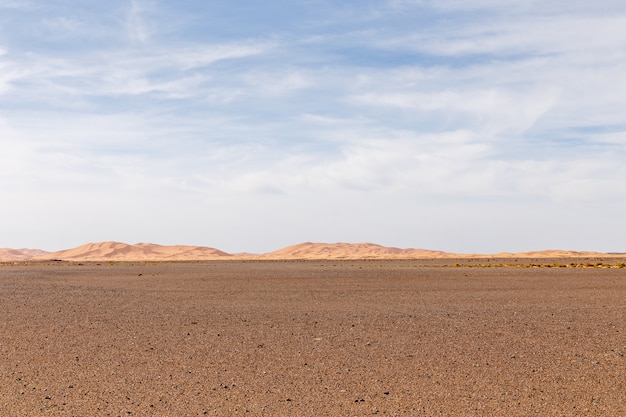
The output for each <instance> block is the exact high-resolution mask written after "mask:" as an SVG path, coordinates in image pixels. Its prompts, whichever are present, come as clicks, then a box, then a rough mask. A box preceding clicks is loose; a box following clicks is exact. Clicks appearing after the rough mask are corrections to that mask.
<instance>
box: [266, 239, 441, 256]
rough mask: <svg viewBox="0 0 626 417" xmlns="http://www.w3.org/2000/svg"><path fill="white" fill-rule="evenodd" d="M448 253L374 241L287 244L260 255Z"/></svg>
mask: <svg viewBox="0 0 626 417" xmlns="http://www.w3.org/2000/svg"><path fill="white" fill-rule="evenodd" d="M448 255H449V254H448V253H446V252H441V251H433V250H426V249H400V248H394V247H386V246H381V245H376V244H374V243H312V242H305V243H301V244H299V245H293V246H288V247H286V248H283V249H279V250H277V251H274V252H270V253H266V254H264V255H262V257H263V258H273V259H368V258H385V259H396V258H440V257H445V256H448Z"/></svg>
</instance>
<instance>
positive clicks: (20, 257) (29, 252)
mask: <svg viewBox="0 0 626 417" xmlns="http://www.w3.org/2000/svg"><path fill="white" fill-rule="evenodd" d="M47 253H48V252H46V251H43V250H39V249H9V248H0V260H2V261H27V260H29V259H32V258H36V257H38V256H44V255H46V254H47Z"/></svg>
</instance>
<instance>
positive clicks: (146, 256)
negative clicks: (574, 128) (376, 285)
mask: <svg viewBox="0 0 626 417" xmlns="http://www.w3.org/2000/svg"><path fill="white" fill-rule="evenodd" d="M599 256H603V257H606V256H617V255H608V254H605V253H599V252H576V251H565V250H544V251H534V252H519V253H509V252H502V253H497V254H456V253H450V252H442V251H437V250H427V249H410V248H409V249H401V248H395V247H387V246H381V245H377V244H374V243H341V242H340V243H313V242H305V243H300V244H297V245H293V246H287V247H285V248H282V249H279V250H276V251H273V252H268V253H264V254H250V253H237V254H229V253H226V252H223V251H221V250H218V249H214V248H209V247H204V246H185V245H174V246H163V245H156V244H153V243H137V244H134V245H129V244H127V243H121V242H99V243H87V244H85V245H82V246H78V247H76V248H73V249H66V250H61V251H57V252H45V251H42V250H38V249H0V261H5V262H20V261H46V260H64V261H201V260H216V259H285V260H288V259H441V258H448V259H449V258H573V257H599ZM621 256H623V255H621Z"/></svg>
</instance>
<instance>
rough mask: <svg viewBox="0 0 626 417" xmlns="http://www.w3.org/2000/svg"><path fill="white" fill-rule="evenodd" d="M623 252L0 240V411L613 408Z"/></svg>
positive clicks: (575, 411) (621, 396)
mask: <svg viewBox="0 0 626 417" xmlns="http://www.w3.org/2000/svg"><path fill="white" fill-rule="evenodd" d="M625 262H626V255H625V254H603V253H596V252H568V251H543V252H528V253H518V254H510V253H501V254H492V255H478V254H471V255H458V254H450V253H445V252H440V251H429V250H420V249H398V248H387V247H383V246H379V245H373V244H347V243H337V244H323V243H303V244H300V245H295V246H291V247H287V248H284V249H281V250H278V251H275V252H271V253H267V254H262V255H252V254H228V253H225V252H223V251H219V250H217V249H213V248H205V247H196V246H159V245H153V244H135V245H128V244H124V243H117V242H104V243H92V244H87V245H83V246H81V247H78V248H75V249H70V250H64V251H59V252H53V253H48V252H44V251H40V250H27V249H20V250H16V249H0V309H1V311H2V320H0V416H7V417H11V416H15V417H24V416H126V417H127V416H207V415H208V416H283V417H284V416H293V417H296V416H366V415H383V416H536V417H539V416H542V417H549V416H610V417H619V416H622V417H626V382H625V381H626V357H625V356H626V324H625V323H626V320H625V319H626V264H625Z"/></svg>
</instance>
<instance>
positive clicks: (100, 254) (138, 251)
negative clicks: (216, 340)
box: [34, 242, 231, 261]
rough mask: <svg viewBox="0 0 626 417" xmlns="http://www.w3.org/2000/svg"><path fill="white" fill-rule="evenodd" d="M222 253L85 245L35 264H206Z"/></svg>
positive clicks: (116, 244)
mask: <svg viewBox="0 0 626 417" xmlns="http://www.w3.org/2000/svg"><path fill="white" fill-rule="evenodd" d="M229 256H231V255H229V254H228V253H226V252H222V251H220V250H217V249H213V248H207V247H201V246H182V245H178V246H161V245H155V244H152V243H138V244H136V245H129V244H126V243H120V242H100V243H87V244H85V245H82V246H79V247H77V248H73V249H67V250H61V251H58V252H51V253H47V254H45V255H43V256H39V257H36V258H34V259H37V260H50V259H60V260H68V261H136V260H155V261H159V260H162V261H178V260H209V259H219V258H223V257H229Z"/></svg>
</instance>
